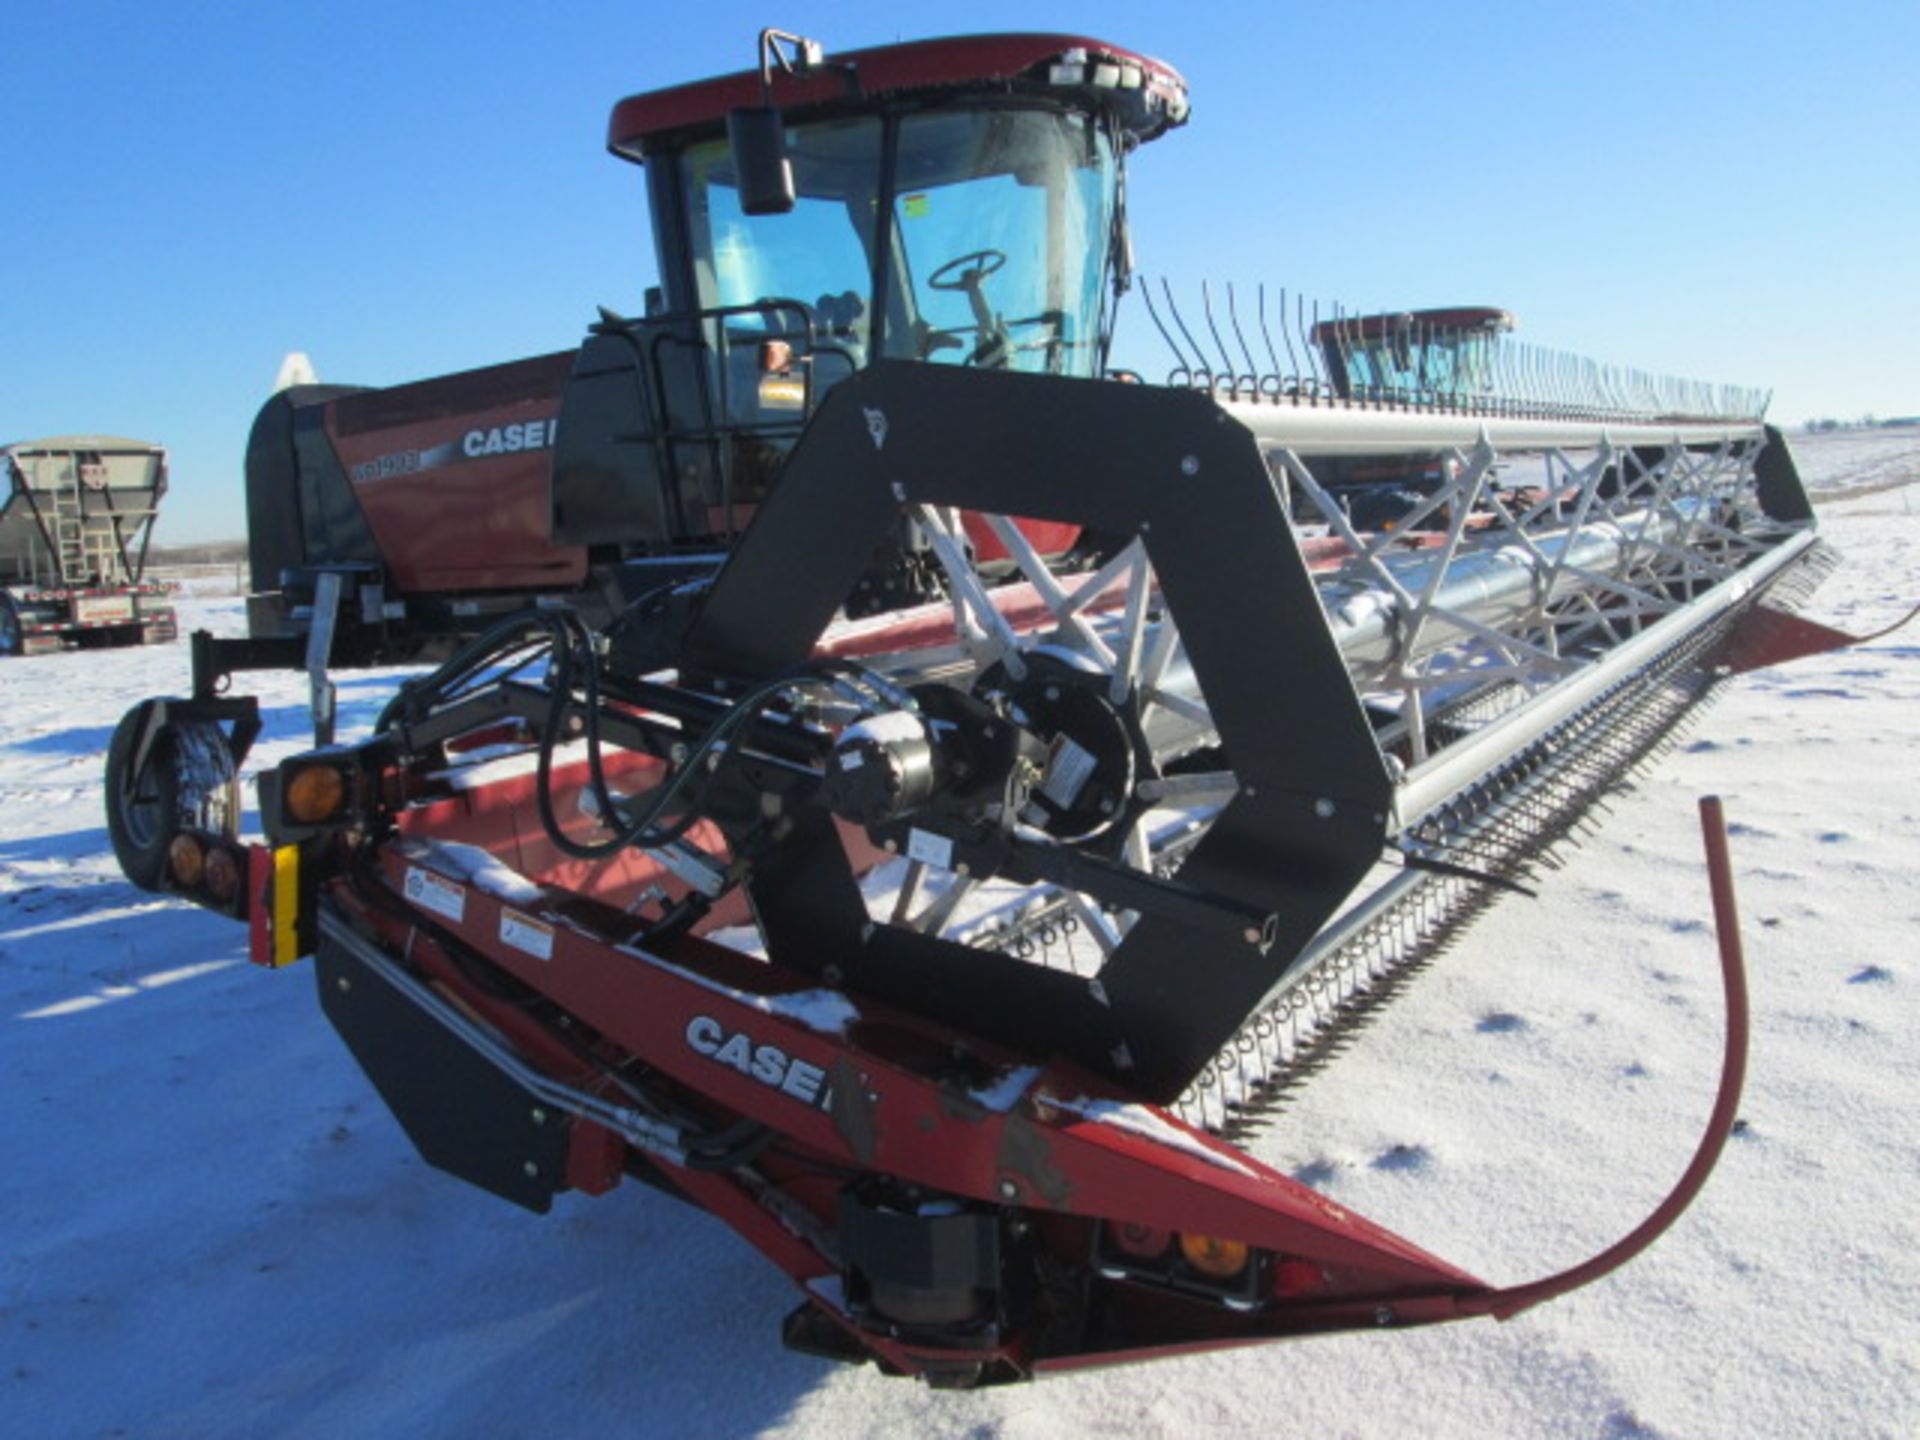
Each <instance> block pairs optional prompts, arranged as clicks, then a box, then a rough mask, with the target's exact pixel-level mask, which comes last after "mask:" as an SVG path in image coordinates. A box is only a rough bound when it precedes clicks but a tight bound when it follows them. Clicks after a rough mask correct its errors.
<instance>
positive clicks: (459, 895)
mask: <svg viewBox="0 0 1920 1440" xmlns="http://www.w3.org/2000/svg"><path fill="white" fill-rule="evenodd" d="M404 888H405V890H406V894H407V899H409V900H411V901H412V902H413V903H414V904H416V905H418V906H419V907H420V908H421V909H423V910H431V911H433V913H434V914H436V915H444V916H446V918H447V919H449V920H453V921H458V920H460V919H461V918H462V917H463V916H465V915H466V913H467V890H466V887H465V886H464V885H461V884H459V883H458V882H456V881H453V880H449V879H447V877H446V876H444V875H436V874H434V873H433V871H431V870H422V869H421V868H420V867H419V866H418V865H409V866H408V867H407V880H406V885H405V887H404Z"/></svg>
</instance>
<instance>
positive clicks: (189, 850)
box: [167, 834, 207, 890]
mask: <svg viewBox="0 0 1920 1440" xmlns="http://www.w3.org/2000/svg"><path fill="white" fill-rule="evenodd" d="M206 868H207V852H206V850H205V849H204V848H202V846H201V844H200V842H199V840H197V839H196V838H194V837H193V836H191V835H187V834H180V835H176V836H174V837H173V839H172V841H171V842H170V843H169V844H168V845H167V873H168V874H169V875H171V876H172V877H173V883H174V884H176V885H178V886H179V887H180V888H181V889H182V890H195V889H198V888H199V885H200V877H201V875H202V874H203V873H205V871H206Z"/></svg>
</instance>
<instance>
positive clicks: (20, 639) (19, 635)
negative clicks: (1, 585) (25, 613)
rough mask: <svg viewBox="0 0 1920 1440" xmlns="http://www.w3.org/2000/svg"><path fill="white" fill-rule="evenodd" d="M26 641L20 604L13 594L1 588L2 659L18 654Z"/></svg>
mask: <svg viewBox="0 0 1920 1440" xmlns="http://www.w3.org/2000/svg"><path fill="white" fill-rule="evenodd" d="M26 643H27V631H26V626H25V625H24V624H22V623H21V620H20V606H19V604H18V603H17V602H16V601H15V600H14V598H13V596H11V595H9V594H8V593H7V592H6V591H4V590H0V660H6V659H9V658H11V657H12V656H15V655H18V654H19V653H20V652H21V651H22V650H23V649H24V648H25V647H26Z"/></svg>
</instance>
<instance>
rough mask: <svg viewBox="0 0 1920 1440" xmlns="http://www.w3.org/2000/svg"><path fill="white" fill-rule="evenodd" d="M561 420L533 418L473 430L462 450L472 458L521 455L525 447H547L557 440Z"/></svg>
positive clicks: (462, 440)
mask: <svg viewBox="0 0 1920 1440" xmlns="http://www.w3.org/2000/svg"><path fill="white" fill-rule="evenodd" d="M559 423H560V422H559V421H557V420H529V421H527V422H526V423H525V424H524V425H495V426H494V427H492V428H491V429H488V430H469V431H468V432H467V433H466V434H465V436H463V437H462V438H461V441H460V453H461V454H463V455H465V456H466V457H467V458H468V459H469V460H478V459H479V458H480V457H481V456H483V455H517V454H519V453H520V452H521V451H522V450H544V449H546V448H547V447H548V446H549V445H551V444H553V432H554V427H555V426H557V425H558V424H559Z"/></svg>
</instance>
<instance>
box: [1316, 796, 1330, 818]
mask: <svg viewBox="0 0 1920 1440" xmlns="http://www.w3.org/2000/svg"><path fill="white" fill-rule="evenodd" d="M1313 813H1314V814H1316V815H1318V816H1319V817H1320V818H1321V819H1322V820H1331V819H1332V818H1333V802H1332V801H1331V800H1316V801H1314V802H1313Z"/></svg>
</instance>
